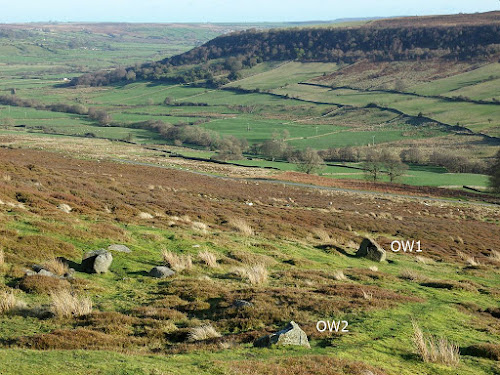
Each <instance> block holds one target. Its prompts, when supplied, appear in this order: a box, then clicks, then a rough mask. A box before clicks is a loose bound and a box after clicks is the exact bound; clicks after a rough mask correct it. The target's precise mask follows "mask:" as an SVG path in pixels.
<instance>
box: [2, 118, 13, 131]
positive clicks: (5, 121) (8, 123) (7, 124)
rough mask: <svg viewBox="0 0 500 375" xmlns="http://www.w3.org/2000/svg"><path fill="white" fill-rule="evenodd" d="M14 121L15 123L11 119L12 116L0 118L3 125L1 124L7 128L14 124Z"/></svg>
mask: <svg viewBox="0 0 500 375" xmlns="http://www.w3.org/2000/svg"><path fill="white" fill-rule="evenodd" d="M15 123H16V122H15V121H14V119H13V118H11V117H4V118H3V119H2V125H3V126H5V127H7V128H8V127H11V126H14V125H15Z"/></svg>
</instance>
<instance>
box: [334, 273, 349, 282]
mask: <svg viewBox="0 0 500 375" xmlns="http://www.w3.org/2000/svg"><path fill="white" fill-rule="evenodd" d="M333 278H334V279H335V280H337V281H343V280H347V277H346V275H344V271H342V270H336V271H335V272H333Z"/></svg>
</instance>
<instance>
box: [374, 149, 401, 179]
mask: <svg viewBox="0 0 500 375" xmlns="http://www.w3.org/2000/svg"><path fill="white" fill-rule="evenodd" d="M380 158H381V159H380V160H381V162H382V164H383V166H384V168H385V170H386V172H387V174H388V175H389V181H391V182H395V181H396V179H398V178H399V177H401V176H402V175H403V174H404V173H405V171H406V170H408V166H407V165H406V164H404V163H403V162H402V161H401V157H400V156H399V155H398V154H396V153H395V152H391V151H389V150H387V149H384V150H383V151H382V154H381V155H380Z"/></svg>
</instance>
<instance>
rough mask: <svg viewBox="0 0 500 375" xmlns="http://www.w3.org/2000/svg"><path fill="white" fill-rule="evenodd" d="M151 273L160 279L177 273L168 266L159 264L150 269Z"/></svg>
mask: <svg viewBox="0 0 500 375" xmlns="http://www.w3.org/2000/svg"><path fill="white" fill-rule="evenodd" d="M149 275H150V276H153V277H157V278H159V279H164V278H166V277H170V276H173V275H175V272H174V271H172V270H171V269H170V268H168V267H165V266H158V267H153V268H152V269H151V271H149Z"/></svg>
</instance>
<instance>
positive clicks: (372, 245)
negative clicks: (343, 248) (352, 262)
mask: <svg viewBox="0 0 500 375" xmlns="http://www.w3.org/2000/svg"><path fill="white" fill-rule="evenodd" d="M356 256H357V257H360V258H367V259H370V260H373V261H375V262H383V261H384V260H385V258H386V253H385V250H384V249H383V248H382V246H380V245H379V244H378V243H377V242H375V240H373V239H371V238H365V239H363V241H362V242H361V245H359V249H358V251H357V252H356Z"/></svg>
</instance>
